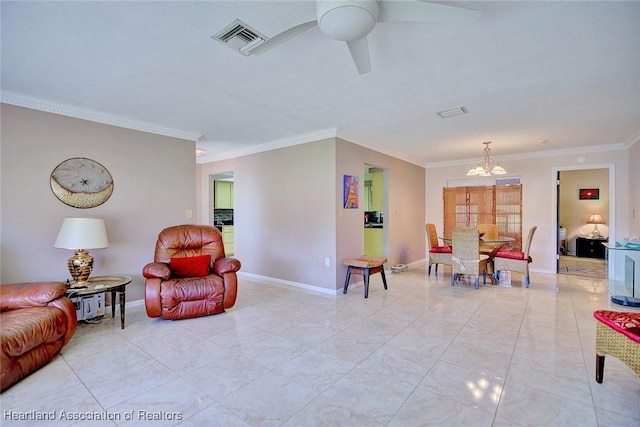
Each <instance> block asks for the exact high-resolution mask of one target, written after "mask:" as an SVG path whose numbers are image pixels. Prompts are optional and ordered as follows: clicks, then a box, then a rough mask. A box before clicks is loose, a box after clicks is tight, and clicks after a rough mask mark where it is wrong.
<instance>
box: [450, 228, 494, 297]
mask: <svg viewBox="0 0 640 427" xmlns="http://www.w3.org/2000/svg"><path fill="white" fill-rule="evenodd" d="M452 233H453V241H452V246H453V253H452V257H451V286H453V285H454V282H455V280H456V279H457V280H460V277H461V276H462V275H469V276H472V277H474V278H475V280H474V285H475V288H476V289H478V288H479V281H480V273H482V278H483V283H484V284H485V285H486V284H487V262H488V260H489V256H488V255H485V254H481V253H480V247H479V238H480V234H479V233H478V229H477V228H475V227H455V228H454V229H453V231H452Z"/></svg>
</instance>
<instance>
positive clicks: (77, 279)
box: [53, 218, 109, 288]
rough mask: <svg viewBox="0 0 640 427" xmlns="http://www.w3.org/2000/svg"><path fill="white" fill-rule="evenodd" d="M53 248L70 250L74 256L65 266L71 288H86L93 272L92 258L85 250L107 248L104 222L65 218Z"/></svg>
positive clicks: (94, 219)
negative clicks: (67, 268) (70, 278)
mask: <svg viewBox="0 0 640 427" xmlns="http://www.w3.org/2000/svg"><path fill="white" fill-rule="evenodd" d="M53 247H55V248H60V249H71V250H73V251H75V254H74V255H73V256H72V257H71V258H69V261H68V263H67V266H68V267H69V273H70V274H71V277H72V278H73V283H72V284H71V287H72V288H83V287H86V286H87V280H88V279H89V275H90V274H91V271H92V270H93V257H92V256H91V255H89V252H87V249H102V248H107V247H109V241H108V240H107V231H106V229H105V227H104V220H102V219H97V218H65V219H64V221H63V222H62V227H60V232H58V237H57V238H56V242H55V243H54V244H53Z"/></svg>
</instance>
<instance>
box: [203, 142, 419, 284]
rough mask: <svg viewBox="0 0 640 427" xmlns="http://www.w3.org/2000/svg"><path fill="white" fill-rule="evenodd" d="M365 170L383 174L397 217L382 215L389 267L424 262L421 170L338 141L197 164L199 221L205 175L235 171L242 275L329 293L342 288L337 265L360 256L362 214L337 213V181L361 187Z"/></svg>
mask: <svg viewBox="0 0 640 427" xmlns="http://www.w3.org/2000/svg"><path fill="white" fill-rule="evenodd" d="M365 163H368V164H375V165H376V166H380V167H384V168H387V169H388V176H389V196H388V200H389V205H390V206H392V207H393V209H394V212H395V211H397V213H396V214H395V215H391V216H390V217H389V216H388V218H390V219H389V222H388V224H389V228H388V229H389V230H390V231H389V237H388V253H389V255H388V257H389V265H391V264H393V263H398V262H413V261H418V260H421V259H423V258H424V254H425V252H424V243H425V241H424V232H423V231H424V230H423V228H424V168H422V167H419V166H415V165H412V164H409V163H407V162H404V161H401V160H398V159H395V158H393V157H390V156H387V155H384V154H381V153H378V152H375V151H373V150H369V149H367V148H364V147H361V146H359V145H356V144H352V143H350V142H348V141H343V140H340V139H338V140H336V139H333V138H332V139H327V140H322V141H316V142H312V143H307V144H302V145H297V146H292V147H287V148H280V149H277V150H272V151H267V152H264V153H257V154H252V155H248V156H242V157H238V158H235V159H230V160H225V161H219V162H213V163H207V164H203V165H200V166H199V167H198V171H199V172H198V173H199V184H198V186H199V201H198V203H199V208H198V212H199V216H198V221H200V222H205V223H208V222H209V221H210V219H209V206H210V203H211V200H210V194H211V193H210V191H209V182H210V180H211V176H212V175H215V174H218V173H223V172H229V171H233V173H234V183H235V185H234V187H235V196H234V197H235V206H234V224H235V227H234V229H235V256H236V257H237V258H238V259H240V260H241V262H242V270H241V271H242V273H243V274H249V275H255V276H260V277H265V278H271V279H274V280H275V281H279V282H282V283H287V284H292V285H295V286H301V287H308V288H311V289H316V290H320V291H323V292H327V293H331V294H335V293H336V290H339V289H341V288H342V286H343V284H344V277H345V273H346V269H345V267H344V266H343V265H342V260H343V259H345V258H353V257H358V256H360V255H362V253H363V250H364V226H363V215H364V208H363V207H362V206H360V207H359V208H358V209H343V208H342V178H343V175H356V176H359V177H360V182H361V183H362V184H363V183H364V176H363V175H364V165H365ZM363 185H364V184H363ZM361 197H362V193H361ZM416 230H418V232H416ZM314 257H315V258H316V259H317V264H314V263H313V259H314ZM325 258H329V261H330V266H329V267H326V266H325V265H324V260H325ZM389 265H388V266H387V268H389Z"/></svg>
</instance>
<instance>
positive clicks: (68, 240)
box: [53, 218, 109, 250]
mask: <svg viewBox="0 0 640 427" xmlns="http://www.w3.org/2000/svg"><path fill="white" fill-rule="evenodd" d="M53 246H54V247H55V248H60V249H72V250H76V249H100V248H107V247H109V241H108V240H107V230H106V229H105V227H104V220H102V219H98V218H65V219H64V221H63V222H62V227H60V232H58V237H57V238H56V242H55V243H54V244H53Z"/></svg>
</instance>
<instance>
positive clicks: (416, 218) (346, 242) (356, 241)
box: [336, 140, 426, 285]
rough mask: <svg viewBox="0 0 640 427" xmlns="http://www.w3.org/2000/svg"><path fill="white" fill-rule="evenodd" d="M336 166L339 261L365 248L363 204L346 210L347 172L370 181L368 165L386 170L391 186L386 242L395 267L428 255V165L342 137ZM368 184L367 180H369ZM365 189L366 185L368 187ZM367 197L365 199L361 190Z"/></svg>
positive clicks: (341, 274) (340, 270)
mask: <svg viewBox="0 0 640 427" xmlns="http://www.w3.org/2000/svg"><path fill="white" fill-rule="evenodd" d="M336 159H337V169H336V180H337V181H338V182H337V183H336V193H337V196H338V197H337V199H336V208H337V217H338V222H337V233H336V234H337V241H336V244H337V251H338V260H343V259H345V258H354V257H357V256H359V255H361V254H363V253H364V228H363V215H364V210H365V209H364V208H363V205H362V204H361V206H360V207H359V208H358V209H342V177H343V175H357V176H359V177H360V182H361V183H364V166H365V164H368V165H374V166H376V167H380V168H383V169H385V174H386V187H387V191H386V194H385V197H384V203H385V206H384V207H383V209H382V211H383V212H384V223H385V224H384V241H385V242H386V248H387V251H386V253H385V255H386V257H387V259H388V260H389V262H388V264H387V265H386V268H387V269H390V268H391V266H392V265H394V264H400V263H402V264H410V263H413V262H416V261H419V260H422V259H424V257H425V254H426V249H425V244H426V237H425V230H424V217H425V214H424V206H425V199H424V195H425V170H424V168H423V167H421V166H416V165H414V164H411V163H408V162H405V161H403V160H400V159H397V158H395V157H391V156H388V155H386V154H382V153H380V152H377V151H373V150H370V149H368V148H365V147H362V146H360V145H357V144H353V143H351V142H348V141H344V140H338V143H337V152H336ZM363 185H364V184H363ZM362 188H364V187H362ZM361 199H362V200H364V198H363V196H362V192H361ZM339 267H340V268H338V270H337V271H336V282H337V283H338V285H340V284H341V282H342V284H344V277H345V274H346V267H344V266H339Z"/></svg>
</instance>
